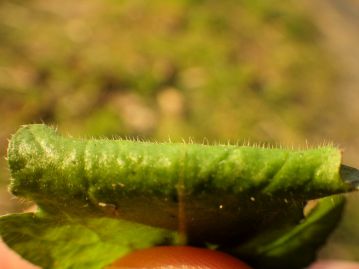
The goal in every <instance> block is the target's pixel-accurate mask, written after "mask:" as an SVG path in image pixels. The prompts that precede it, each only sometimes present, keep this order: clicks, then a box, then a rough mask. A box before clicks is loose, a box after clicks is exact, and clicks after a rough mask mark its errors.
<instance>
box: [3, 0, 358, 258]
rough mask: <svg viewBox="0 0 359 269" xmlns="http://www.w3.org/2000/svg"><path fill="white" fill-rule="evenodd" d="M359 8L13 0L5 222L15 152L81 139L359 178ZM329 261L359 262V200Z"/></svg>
mask: <svg viewBox="0 0 359 269" xmlns="http://www.w3.org/2000/svg"><path fill="white" fill-rule="evenodd" d="M358 103H359V3H358V2H357V1H355V0H317V1H310V0H305V1H300V3H299V1H291V0H286V1H280V0H227V1H215V0H171V1H159V0H152V1H146V0H118V1H114V0H86V1H81V0H80V1H70V0H63V1H55V0H31V1H28V0H26V1H25V0H1V1H0V154H1V159H0V213H6V212H10V211H11V212H13V211H15V210H21V209H22V208H24V207H25V206H26V203H25V204H24V203H19V202H18V201H17V200H16V199H14V198H12V197H11V196H10V195H9V194H8V193H7V190H6V185H7V184H8V180H9V172H8V168H7V166H6V162H5V159H4V157H5V155H6V147H7V141H8V139H9V137H10V135H11V134H12V133H14V132H15V131H16V130H17V129H18V128H19V126H20V125H21V124H25V123H36V122H45V123H49V124H53V125H55V126H57V127H58V128H59V130H60V132H62V133H64V134H71V135H74V136H86V137H90V136H95V137H103V136H115V137H118V136H121V137H132V138H137V137H138V138H143V139H149V140H154V139H155V140H158V141H163V140H168V138H169V137H170V138H171V140H172V141H176V140H178V141H181V140H182V138H183V139H185V140H187V141H188V139H191V140H193V141H195V142H199V143H202V142H203V141H209V142H210V143H217V142H224V143H227V141H228V140H229V141H232V142H233V143H236V142H239V143H243V142H247V141H251V142H252V143H258V142H261V143H262V142H265V143H269V144H274V145H279V144H282V145H285V146H290V147H292V146H294V147H303V146H305V145H306V143H308V144H309V145H311V146H317V145H322V144H323V143H324V144H326V143H328V142H333V143H334V144H335V145H337V146H339V147H340V148H341V149H343V152H344V162H345V163H346V164H348V165H352V166H354V167H355V166H356V167H359V154H357V153H359V136H358V127H359V105H358ZM348 199H349V203H348V206H347V210H346V212H345V216H344V219H343V221H342V223H341V225H340V227H339V229H338V230H337V231H336V233H335V234H334V235H333V236H332V238H331V240H330V242H329V244H328V245H327V246H326V247H325V249H324V250H323V251H322V252H321V256H322V257H324V258H325V257H326V258H328V257H329V258H342V259H351V260H357V261H359V248H358V247H357V245H358V244H359V194H351V195H348Z"/></svg>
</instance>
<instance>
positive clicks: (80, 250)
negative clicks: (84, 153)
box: [0, 213, 175, 269]
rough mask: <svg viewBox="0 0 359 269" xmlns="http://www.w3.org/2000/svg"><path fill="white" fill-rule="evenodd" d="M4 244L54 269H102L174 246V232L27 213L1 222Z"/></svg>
mask: <svg viewBox="0 0 359 269" xmlns="http://www.w3.org/2000/svg"><path fill="white" fill-rule="evenodd" d="M0 232H1V235H2V236H3V239H4V240H5V242H6V243H7V244H8V245H9V246H10V247H11V248H13V249H14V250H15V251H17V252H18V253H19V254H21V255H22V256H23V257H25V258H26V259H28V260H29V261H31V262H33V263H34V264H37V265H40V266H41V267H42V268H45V269H47V268H49V269H50V268H53V269H65V268H74V269H75V268H76V269H100V268H104V267H105V266H106V265H108V264H110V263H111V262H113V261H114V260H116V258H118V257H119V256H122V255H124V254H126V253H128V252H130V251H132V250H134V249H139V248H146V247H150V246H153V245H159V244H167V245H168V244H173V243H174V242H175V241H174V240H175V236H174V235H175V234H174V233H173V232H171V231H168V230H164V229H159V228H153V227H147V226H145V225H141V224H135V223H130V222H127V221H123V220H119V219H111V218H78V217H74V216H72V217H68V218H66V219H64V218H57V217H56V216H51V217H50V216H48V217H44V216H43V215H42V214H41V213H40V214H34V213H25V214H13V215H8V216H3V217H1V218H0Z"/></svg>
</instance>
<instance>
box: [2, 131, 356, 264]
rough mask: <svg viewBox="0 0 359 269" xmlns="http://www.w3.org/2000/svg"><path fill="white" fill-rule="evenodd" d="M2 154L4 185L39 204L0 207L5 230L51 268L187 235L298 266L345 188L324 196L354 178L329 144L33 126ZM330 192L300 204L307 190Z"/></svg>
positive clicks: (333, 216)
mask: <svg viewBox="0 0 359 269" xmlns="http://www.w3.org/2000/svg"><path fill="white" fill-rule="evenodd" d="M89 153H91V154H89ZM8 158H9V164H10V169H11V173H12V183H11V191H12V192H13V193H14V194H16V195H18V196H20V197H25V198H28V199H31V200H33V201H35V202H36V203H37V204H38V206H39V210H38V212H36V213H25V214H13V215H7V216H3V217H1V218H0V234H1V236H2V237H3V239H4V241H5V242H6V243H7V244H8V245H9V246H10V247H11V248H13V249H14V250H15V251H17V252H18V253H19V254H20V255H22V256H23V257H25V258H26V259H28V260H29V261H31V262H33V263H34V264H37V265H40V266H41V267H42V268H48V269H70V268H76V269H82V268H89V269H101V268H104V267H106V265H109V264H111V263H112V262H113V261H114V260H116V259H117V258H119V257H121V256H123V255H125V254H127V253H129V252H131V251H133V250H135V249H141V248H147V247H151V246H157V245H176V244H178V243H180V242H181V240H180V239H181V238H183V237H184V236H185V237H186V238H187V244H189V245H194V246H202V247H203V246H206V245H208V244H210V245H212V246H213V245H214V246H216V247H217V248H218V249H219V250H222V251H225V252H228V253H230V254H232V255H234V256H237V257H239V258H240V259H243V260H245V261H247V262H248V263H249V264H250V265H252V266H253V267H254V268H258V269H272V268H278V269H281V268H293V269H296V268H298V269H299V268H303V267H304V266H306V265H308V264H309V263H310V262H311V261H313V259H314V258H315V253H316V251H317V249H318V248H319V247H320V246H321V245H322V244H323V243H324V242H325V240H326V238H327V237H328V235H329V234H330V232H331V231H332V230H333V229H334V228H335V226H336V224H337V222H338V221H339V219H340V216H341V212H342V209H343V205H344V198H343V197H341V196H340V195H335V196H330V195H333V194H336V193H342V192H345V191H348V190H350V189H351V187H350V186H349V185H348V184H347V183H346V182H343V181H342V180H341V178H340V175H339V170H340V161H341V155H340V152H339V150H337V149H335V148H331V147H326V148H322V149H313V150H310V151H298V152H295V151H286V150H279V149H263V148H250V147H235V146H227V147H226V146H213V147H211V146H202V145H182V144H173V145H172V144H161V145H155V144H150V143H135V142H132V141H107V140H92V141H91V140H76V139H68V138H63V137H60V136H58V135H57V134H56V133H55V132H54V131H53V130H52V129H51V128H49V127H47V126H44V125H29V126H25V127H23V128H22V129H20V130H19V131H18V133H17V134H15V135H14V137H13V138H12V139H11V141H10V145H9V151H8ZM325 196H330V197H327V198H322V199H319V200H318V201H319V202H318V204H317V206H316V207H315V208H314V209H313V210H312V211H311V212H310V214H308V215H307V216H304V215H303V209H304V206H305V204H306V201H307V200H308V199H314V198H321V197H325ZM34 249H36V251H34ZM298 253H299V255H298Z"/></svg>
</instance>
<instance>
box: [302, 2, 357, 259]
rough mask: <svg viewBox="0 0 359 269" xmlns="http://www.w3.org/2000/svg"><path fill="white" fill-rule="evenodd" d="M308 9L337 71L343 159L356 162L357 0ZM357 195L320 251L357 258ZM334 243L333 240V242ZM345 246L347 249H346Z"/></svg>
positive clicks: (313, 4)
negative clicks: (340, 103)
mask: <svg viewBox="0 0 359 269" xmlns="http://www.w3.org/2000/svg"><path fill="white" fill-rule="evenodd" d="M305 4H306V5H307V8H308V11H309V12H311V13H312V14H313V18H314V21H315V23H316V25H318V27H319V29H320V32H321V33H322V35H323V37H324V38H323V41H322V44H323V45H324V46H325V47H326V48H327V49H328V50H329V53H330V55H331V57H332V60H333V61H335V63H336V66H337V71H338V78H339V79H338V81H337V84H336V88H337V90H338V92H339V94H340V101H341V102H342V107H343V108H342V109H343V112H344V115H343V116H344V118H343V119H342V121H343V122H345V123H346V124H347V127H344V129H343V132H344V136H343V137H342V138H341V139H342V141H340V145H341V146H342V147H343V149H344V162H345V163H348V164H351V165H353V166H357V167H358V165H359V154H358V153H359V136H358V131H359V128H358V127H359V105H358V102H359V2H358V1H356V0H318V1H309V0H307V1H305ZM358 220H359V195H358V194H352V195H349V196H348V206H347V212H346V214H345V217H344V219H343V221H342V223H341V225H340V227H339V229H338V230H337V231H336V233H335V234H334V235H333V237H332V239H331V241H330V244H328V245H327V247H326V248H325V249H324V250H323V251H322V255H323V256H324V257H333V258H336V257H338V258H346V259H356V260H359V248H358V247H357V246H358V242H359V232H358V228H359V225H358V223H359V221H358ZM332 242H335V243H332ZM348 248H349V249H350V251H348Z"/></svg>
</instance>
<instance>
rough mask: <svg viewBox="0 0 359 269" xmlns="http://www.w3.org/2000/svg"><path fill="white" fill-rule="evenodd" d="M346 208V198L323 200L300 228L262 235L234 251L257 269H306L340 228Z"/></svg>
mask: <svg viewBox="0 0 359 269" xmlns="http://www.w3.org/2000/svg"><path fill="white" fill-rule="evenodd" d="M344 204H345V199H344V197H343V196H332V197H326V198H323V199H320V200H319V201H318V204H317V205H316V206H315V207H314V208H313V209H312V210H311V211H310V213H309V215H308V216H307V217H306V218H305V219H303V220H302V221H301V222H300V223H299V224H298V225H295V226H293V227H289V228H287V229H283V230H278V229H273V230H271V231H267V232H265V233H262V234H259V235H258V236H256V237H255V238H253V239H252V240H251V241H250V242H247V243H246V244H243V245H241V246H239V247H238V248H236V249H234V250H230V251H232V252H233V254H234V255H236V256H240V257H242V259H244V260H247V261H248V262H249V263H251V264H252V265H253V266H254V267H255V268H257V269H260V268H263V269H281V268H283V269H286V268H294V267H295V268H304V266H306V265H308V264H309V263H310V262H312V261H313V260H314V259H315V257H316V255H315V253H316V250H317V249H318V248H319V247H320V246H322V245H323V244H324V243H325V241H326V238H327V237H328V235H329V234H330V233H331V232H332V230H333V229H334V228H335V227H336V225H337V223H338V221H339V220H340V218H341V215H342V211H343V207H344Z"/></svg>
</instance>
